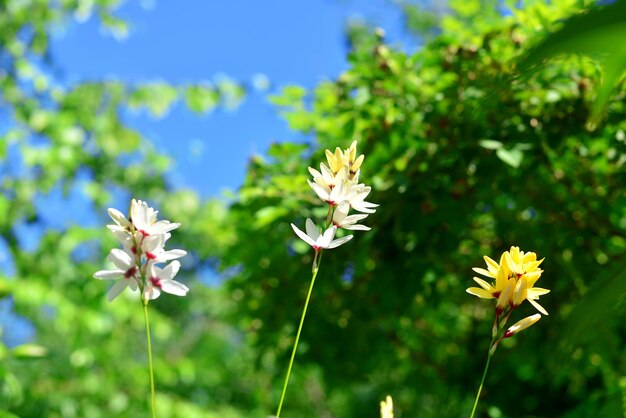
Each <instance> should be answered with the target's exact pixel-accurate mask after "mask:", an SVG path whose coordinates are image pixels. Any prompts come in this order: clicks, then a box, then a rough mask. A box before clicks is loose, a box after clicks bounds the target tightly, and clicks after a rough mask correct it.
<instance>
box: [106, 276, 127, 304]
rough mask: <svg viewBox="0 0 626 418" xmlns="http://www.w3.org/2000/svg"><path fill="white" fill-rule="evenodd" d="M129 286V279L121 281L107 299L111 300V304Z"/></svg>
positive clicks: (114, 286)
mask: <svg viewBox="0 0 626 418" xmlns="http://www.w3.org/2000/svg"><path fill="white" fill-rule="evenodd" d="M127 286H128V279H120V280H119V281H118V282H117V283H115V284H114V285H113V287H112V288H111V290H109V294H108V295H107V299H109V302H111V301H112V300H113V299H115V298H116V297H117V296H118V295H119V294H120V293H122V292H123V291H124V289H126V287H127Z"/></svg>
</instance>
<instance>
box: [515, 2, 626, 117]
mask: <svg viewBox="0 0 626 418" xmlns="http://www.w3.org/2000/svg"><path fill="white" fill-rule="evenodd" d="M624 39H626V2H624V1H616V2H614V3H613V4H611V5H608V6H604V7H598V8H595V9H593V10H591V11H589V12H588V13H583V14H580V15H578V16H574V17H572V18H570V19H569V20H567V21H566V22H565V24H564V25H563V27H561V29H559V30H558V31H556V32H554V33H552V34H550V35H548V37H546V38H545V39H544V40H543V41H542V42H540V43H539V45H537V46H536V47H535V48H534V49H532V50H531V51H530V52H529V53H528V54H527V55H526V56H525V57H523V58H522V60H521V61H520V62H519V70H520V72H521V73H522V74H523V73H526V72H529V71H530V70H531V67H532V66H534V65H537V64H539V63H540V62H541V61H543V60H546V59H550V58H553V57H556V56H559V55H563V54H579V55H587V56H589V57H591V58H594V59H596V60H597V61H598V62H599V63H600V65H601V66H602V67H603V69H604V77H603V80H602V84H601V85H600V86H599V87H598V90H597V92H596V97H595V100H594V102H593V104H592V108H591V115H590V117H589V123H590V124H591V125H595V124H596V123H597V122H598V119H599V117H600V114H601V112H602V110H603V109H604V107H605V106H606V104H607V102H608V101H609V98H610V96H611V93H612V92H613V90H614V89H615V87H616V86H617V83H618V82H619V80H620V78H621V77H622V75H623V73H624V70H626V42H624Z"/></svg>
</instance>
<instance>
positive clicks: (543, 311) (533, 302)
mask: <svg viewBox="0 0 626 418" xmlns="http://www.w3.org/2000/svg"><path fill="white" fill-rule="evenodd" d="M526 300H527V301H529V302H530V304H531V305H533V306H534V307H535V308H536V309H537V310H538V311H539V312H541V313H542V314H544V315H548V311H546V310H545V308H544V307H543V306H541V305H540V304H539V303H538V302H536V301H535V300H533V299H526Z"/></svg>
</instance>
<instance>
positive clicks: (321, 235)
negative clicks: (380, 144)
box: [275, 141, 378, 418]
mask: <svg viewBox="0 0 626 418" xmlns="http://www.w3.org/2000/svg"><path fill="white" fill-rule="evenodd" d="M356 145H357V143H356V141H354V142H352V144H351V145H350V148H348V149H346V150H344V151H342V150H341V149H340V148H336V149H335V152H334V153H332V152H331V151H330V150H326V160H327V163H328V166H327V165H326V164H324V163H321V164H320V171H318V170H316V169H314V168H311V167H309V173H311V175H312V176H313V181H311V180H307V182H308V184H309V186H311V188H312V189H313V191H314V192H315V193H316V194H317V196H318V197H319V198H320V199H321V200H322V202H324V203H325V204H327V205H328V213H327V214H326V219H325V223H324V228H318V227H317V226H316V224H315V223H314V222H313V221H312V220H311V219H308V218H307V220H306V223H305V231H302V230H300V229H299V228H298V227H297V226H295V225H294V224H291V227H292V228H293V231H294V232H295V234H296V235H297V236H298V237H299V238H300V239H301V240H302V241H304V242H305V243H307V244H308V245H310V246H311V247H312V248H313V250H314V251H315V255H314V257H313V265H312V269H311V284H310V285H309V291H308V293H307V296H306V301H305V302H304V308H303V310H302V316H301V317H300V324H299V325H298V332H297V333H296V339H295V341H294V345H293V348H292V350H291V358H290V359H289V366H288V367H287V375H286V376H285V382H284V384H283V390H282V393H281V395H280V401H279V403H278V410H277V412H276V415H275V417H276V418H280V413H281V411H282V407H283V402H284V400H285V394H286V393H287V386H288V385H289V378H290V377H291V370H292V368H293V363H294V360H295V357H296V351H297V349H298V343H299V341H300V335H301V333H302V328H303V325H304V320H305V318H306V313H307V309H308V307H309V302H310V300H311V294H312V293H313V286H314V285H315V278H316V277H317V273H318V271H319V267H320V263H321V261H322V253H323V250H325V249H326V250H329V249H332V248H337V247H339V246H340V245H342V244H345V243H346V242H348V241H350V240H351V239H352V237H353V236H352V235H346V236H344V237H341V238H335V233H336V232H337V230H338V229H345V230H360V231H367V230H369V227H367V226H364V225H359V224H357V222H358V221H360V220H363V219H365V218H366V217H367V215H368V214H370V213H374V212H375V211H376V210H375V209H374V208H375V207H377V206H378V205H377V204H375V203H371V202H366V201H365V198H366V197H367V195H368V194H369V193H370V191H371V187H369V186H366V185H365V184H362V183H359V174H360V168H361V165H362V164H363V160H364V158H365V157H364V156H363V155H360V156H359V157H358V158H357V156H356ZM350 209H353V210H356V211H358V212H362V213H363V214H361V215H349V211H350Z"/></svg>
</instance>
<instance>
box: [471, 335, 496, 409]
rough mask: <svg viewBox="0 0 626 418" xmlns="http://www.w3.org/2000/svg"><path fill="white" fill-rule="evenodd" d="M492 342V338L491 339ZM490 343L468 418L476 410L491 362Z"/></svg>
mask: <svg viewBox="0 0 626 418" xmlns="http://www.w3.org/2000/svg"><path fill="white" fill-rule="evenodd" d="M492 343H493V340H492ZM491 356H492V354H491V345H489V353H488V354H487V363H486V364H485V371H484V372H483V378H482V379H481V380H480V386H479V387H478V393H477V394H476V400H475V401H474V407H473V408H472V414H471V415H470V418H474V413H475V412H476V406H478V399H479V398H480V392H482V390H483V384H484V383H485V377H487V370H489V363H490V362H491Z"/></svg>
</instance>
